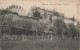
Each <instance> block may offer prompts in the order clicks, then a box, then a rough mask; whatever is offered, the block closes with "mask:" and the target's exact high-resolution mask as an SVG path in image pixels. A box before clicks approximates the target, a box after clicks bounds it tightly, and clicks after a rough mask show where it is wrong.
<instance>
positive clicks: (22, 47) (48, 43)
mask: <svg viewBox="0 0 80 50" xmlns="http://www.w3.org/2000/svg"><path fill="white" fill-rule="evenodd" d="M0 50H79V41H78V40H25V41H0Z"/></svg>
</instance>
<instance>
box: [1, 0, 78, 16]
mask: <svg viewBox="0 0 80 50" xmlns="http://www.w3.org/2000/svg"><path fill="white" fill-rule="evenodd" d="M12 4H14V5H19V6H21V7H23V8H24V10H25V15H27V13H28V11H29V10H30V8H31V7H32V6H37V7H41V8H45V9H49V10H54V9H55V10H57V11H58V12H60V13H63V14H64V15H65V16H66V17H73V16H75V17H76V18H77V6H76V5H77V4H76V2H74V1H73V2H60V1H59V2H58V1H57V2H56V1H35V2H33V1H0V6H1V7H0V8H3V9H5V8H7V7H8V6H10V5H12Z"/></svg>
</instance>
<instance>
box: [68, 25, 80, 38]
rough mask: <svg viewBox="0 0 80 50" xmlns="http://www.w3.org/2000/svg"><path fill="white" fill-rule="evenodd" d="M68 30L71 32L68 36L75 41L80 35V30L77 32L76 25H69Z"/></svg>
mask: <svg viewBox="0 0 80 50" xmlns="http://www.w3.org/2000/svg"><path fill="white" fill-rule="evenodd" d="M68 30H69V31H68V32H69V33H68V34H70V37H71V39H74V38H75V37H77V36H78V34H79V30H77V29H76V27H75V25H73V24H69V25H68Z"/></svg>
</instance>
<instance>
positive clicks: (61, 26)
mask: <svg viewBox="0 0 80 50" xmlns="http://www.w3.org/2000/svg"><path fill="white" fill-rule="evenodd" d="M54 27H56V32H57V36H58V37H59V38H62V37H64V31H65V29H66V25H65V23H64V21H63V20H62V19H56V20H55V23H54Z"/></svg>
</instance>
